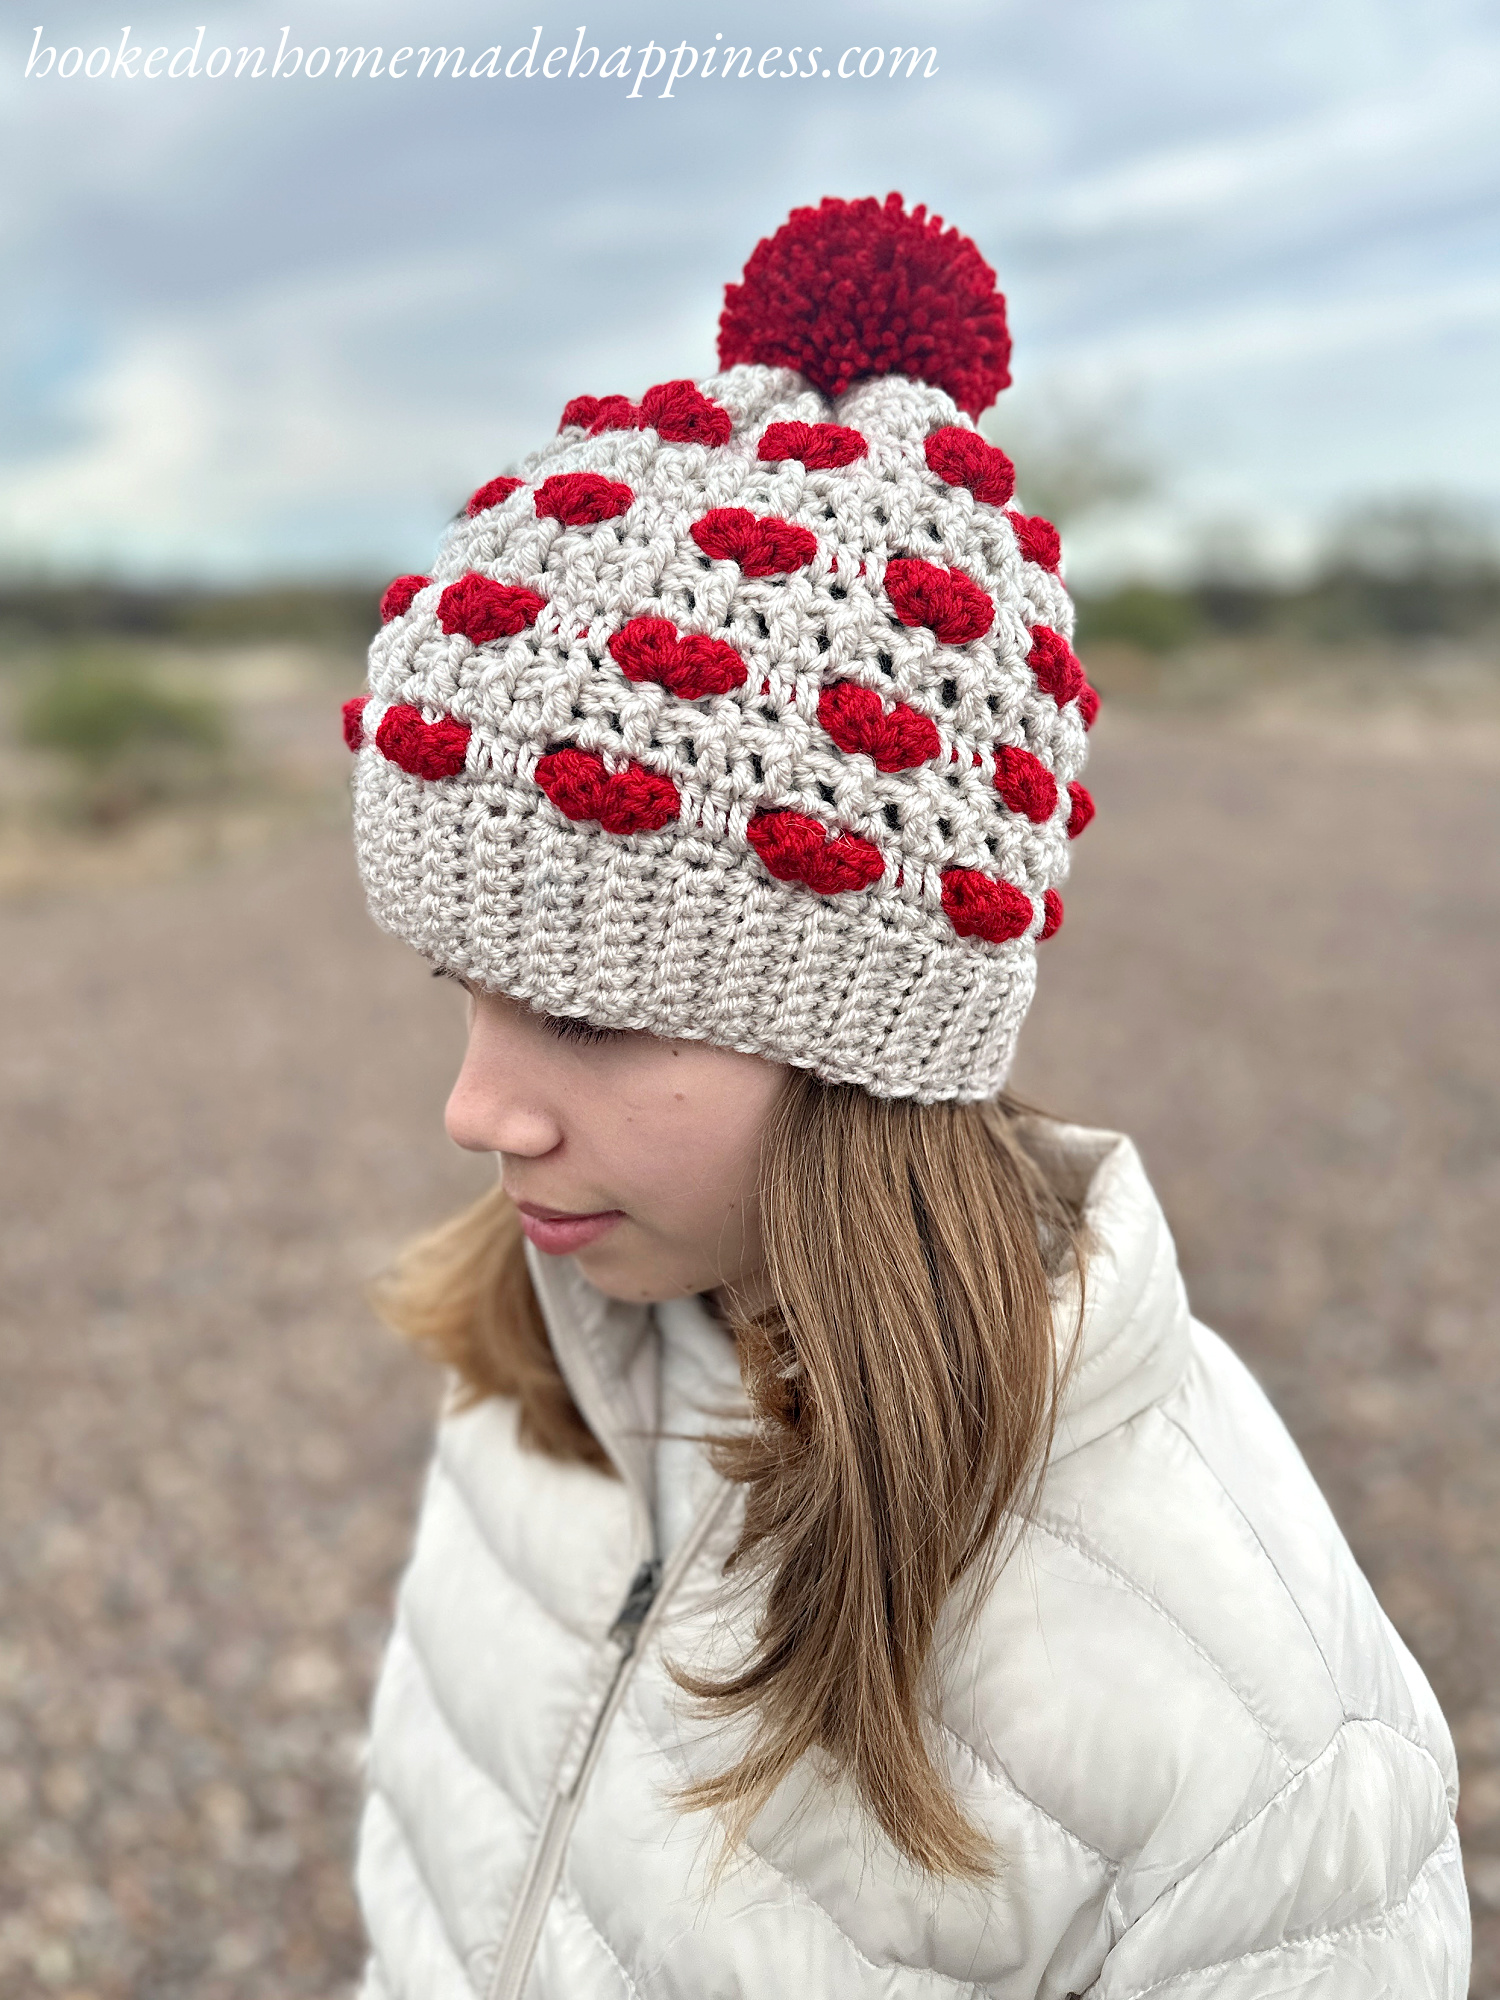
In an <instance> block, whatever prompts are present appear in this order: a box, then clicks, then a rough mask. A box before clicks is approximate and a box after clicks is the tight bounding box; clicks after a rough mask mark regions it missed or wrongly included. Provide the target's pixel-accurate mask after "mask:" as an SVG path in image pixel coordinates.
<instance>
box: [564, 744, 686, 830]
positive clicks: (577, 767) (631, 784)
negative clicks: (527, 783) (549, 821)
mask: <svg viewBox="0 0 1500 2000" xmlns="http://www.w3.org/2000/svg"><path fill="white" fill-rule="evenodd" d="M536 781H537V783H538V784H539V785H540V786H541V788H542V790H543V791H544V792H545V793H546V794H547V797H548V798H549V799H551V801H552V803H553V805H555V806H556V807H557V809H558V811H559V812H560V813H565V814H566V815H567V817H568V818H569V819H596V820H598V822H599V824H600V826H602V827H603V829H604V831H605V832H606V833H656V832H657V831H658V830H659V829H660V828H662V827H664V826H666V825H667V824H668V822H669V821H671V820H674V819H676V817H677V815H678V814H679V813H680V812H681V810H682V801H681V799H680V798H679V797H678V795H677V787H676V786H675V785H674V784H673V783H672V780H671V779H670V778H665V777H663V776H662V774H661V772H660V771H648V770H647V769H646V766H645V765H644V764H636V763H629V764H627V765H626V766H625V769H624V770H623V771H609V770H606V769H605V765H604V759H603V758H602V757H598V756H596V755H595V754H594V752H593V751H592V750H579V749H576V748H569V749H565V750H549V751H548V752H547V754H546V756H544V757H539V758H538V759H537V765H536Z"/></svg>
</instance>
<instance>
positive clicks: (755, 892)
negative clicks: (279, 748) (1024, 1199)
mask: <svg viewBox="0 0 1500 2000" xmlns="http://www.w3.org/2000/svg"><path fill="white" fill-rule="evenodd" d="M893 199H895V200H897V201H899V198H893ZM829 206H830V205H829V204H826V203H825V204H824V209H825V210H826V209H827V208H828V207H829ZM838 206H841V207H842V208H845V209H847V210H849V211H851V216H850V217H848V218H845V219H844V220H845V221H846V222H847V225H848V226H847V228H846V229H844V233H843V235H842V236H841V237H840V242H841V243H842V244H843V245H844V248H845V250H847V251H848V255H849V257H851V258H854V249H853V248H851V247H850V246H851V245H854V244H855V240H856V238H857V235H858V228H859V226H860V215H859V213H858V211H861V210H874V211H875V214H876V217H877V218H878V219H879V226H880V231H881V232H882V233H881V234H880V235H879V236H878V238H877V239H875V241H876V246H877V249H878V250H879V255H880V256H884V255H886V248H881V247H880V246H887V247H888V245H889V243H895V244H896V245H897V246H898V248H899V245H900V243H901V241H902V240H903V232H902V231H901V230H899V229H896V228H894V227H893V226H891V223H890V217H891V213H892V212H891V209H890V204H889V203H887V204H885V205H883V206H882V205H881V204H877V203H869V204H859V203H849V204H841V205H838ZM798 213H799V214H802V215H814V216H816V215H821V214H822V213H823V211H822V210H817V211H814V210H806V211H799V212H798ZM922 214H923V212H922V211H921V210H918V211H916V212H915V215H914V216H913V217H911V218H907V221H908V222H909V223H912V224H914V225H917V226H916V227H915V232H914V233H913V231H912V230H910V229H908V230H907V231H906V232H905V236H906V237H907V238H909V239H910V240H911V242H912V243H914V244H915V245H916V248H917V252H919V253H920V259H921V260H922V261H920V263H919V265H918V266H917V267H915V268H914V269H910V270H907V271H906V272H905V273H904V275H903V273H902V271H901V270H899V269H896V268H894V267H893V266H892V265H891V264H889V263H887V264H885V265H880V263H879V256H877V257H876V259H875V266H874V267H872V268H878V271H879V274H880V281H879V284H878V285H877V286H876V288H875V291H874V292H872V293H871V295H870V297H869V299H868V300H867V304H868V307H869V310H868V312H867V313H866V314H865V316H864V319H863V320H862V321H861V324H863V325H864V326H865V328H866V331H867V332H868V331H869V329H870V327H871V326H873V325H874V323H875V320H876V319H878V317H879V315H880V314H881V313H883V312H887V311H888V310H889V309H890V300H891V299H893V298H899V299H901V300H904V301H906V304H905V305H904V306H903V307H902V311H903V312H905V313H907V314H908V317H907V319H905V320H903V321H902V323H901V325H902V328H903V329H904V330H902V331H901V337H900V340H899V341H898V342H897V345H896V346H895V347H894V348H892V349H889V350H882V351H883V352H885V351H888V352H890V353H895V354H896V355H897V357H898V359H902V360H904V361H905V362H906V363H907V365H908V367H909V368H910V370H911V372H907V373H902V372H898V370H897V369H896V368H895V367H894V366H892V367H889V368H882V369H880V370H879V371H878V372H870V370H869V369H868V368H867V369H866V372H865V379H860V380H855V381H853V382H852V385H846V386H844V387H842V388H840V389H838V390H837V391H836V393H833V394H828V393H825V391H824V390H823V389H822V388H820V387H819V386H817V383H816V382H815V381H814V380H811V379H809V375H808V374H806V373H803V372H799V371H798V370H796V369H793V368H792V367H788V366H778V365H770V364H768V363H767V361H765V360H764V359H759V358H757V359H752V360H741V361H738V362H737V363H736V365H733V366H730V367H727V368H725V369H723V370H722V371H721V372H720V373H719V374H717V375H713V376H710V377H709V378H707V379H706V380H704V381H701V382H697V383H693V382H687V381H678V382H668V383H662V384H659V385H657V386H656V387H653V388H648V389H647V390H646V391H645V392H644V393H643V394H642V395H641V396H640V397H639V398H638V399H632V398H631V397H627V396H625V395H621V394H609V395H604V396H578V397H575V398H574V399H573V400H572V401H571V402H570V403H569V404H568V405H567V407H566V409H565V410H564V412H563V421H562V425H561V428H560V430H559V433H558V435H557V437H556V438H555V439H553V440H552V441H551V442H550V443H549V444H547V445H545V446H544V447H543V448H542V449H541V450H540V451H538V452H535V453H534V454H533V455H532V456H531V457H530V458H529V459H527V460H526V461H525V463H524V464H523V465H522V466H521V467H520V468H519V469H518V476H515V477H512V476H509V475H507V476H505V477H502V478H497V479H493V480H490V481H489V482H488V483H487V484H485V485H482V486H480V487H479V488H478V489H477V490H476V491H475V492H474V494H473V495H472V497H471V499H470V500H469V503H468V506H467V509H466V511H465V512H464V513H462V514H460V516H459V517H458V518H457V519H456V520H455V521H454V522H453V524H452V525H451V526H450V528H449V530H448V533H447V537H446V539H445V541H444V544H443V547H442V549H441V551H440V553H439V555H438V557H437V559H436V561H435V562H434V563H433V565H432V568H431V572H430V574H429V575H426V576H419V575H415V574H413V575H408V576H403V577H400V578H398V579H397V580H396V582H395V583H394V584H393V585H392V586H391V587H390V588H389V589H388V590H387V592H386V594H385V597H384V599H383V601H382V606H381V610H382V617H383V619H384V621H385V622H384V624H383V626H382V629H381V631H380V633H379V634H378V636H377V637H376V639H375V641H374V643H373V644H372V646H371V649H370V680H369V688H370V691H369V694H368V696H367V697H365V698H363V699H362V700H359V701H354V702H350V703H347V704H346V705H345V708H344V713H343V726H344V730H345V736H346V740H347V741H348V742H349V744H350V747H351V749H353V750H354V752H355V775H354V796H355V822H356V837H357V844H358V851H359V861H360V867H361V871H362V874H363V877H364V882H365V886H366V890H367V893H368V897H369V901H370V906H371V909H372V911H373V913H374V915H375V916H376V918H377V920H378V921H379V922H380V923H382V924H383V925H385V926H386V927H387V928H388V929H390V930H392V931H394V932H396V933H397V934H398V935H400V936H402V937H404V938H406V939H408V940H409V941H410V942H411V943H412V944H413V945H415V946H416V947H417V948H418V949H419V950H420V951H421V952H423V953H424V954H425V955H426V956H427V957H428V958H430V959H431V960H432V962H433V963H434V964H435V965H438V966H441V967H443V968H444V969H446V970H449V971H452V972H455V973H457V974H459V975H460V976H462V977H463V978H465V979H467V980H469V981H471V982H472V983H474V984H475V985H478V986H481V987H485V988H488V989H492V990H499V991H503V992H506V993H509V994H511V995H513V996H515V997H516V998H519V999H522V1000H525V1001H528V1002H530V1003H531V1004H532V1005H534V1006H535V1007H537V1008H539V1009H542V1010H544V1011H546V1012H548V1013H553V1014H563V1015H574V1016H582V1017H586V1018H587V1019H588V1020H590V1021H592V1022H594V1023H595V1024H597V1025H598V1026H600V1027H605V1028H628V1029H647V1030H650V1031H651V1032H654V1033H656V1034H660V1035H667V1036H682V1037H687V1038H692V1039H703V1040H709V1041H713V1042H718V1043H721V1044H723V1045H725V1046H728V1047H731V1048H736V1049H741V1050H745V1051H748V1052H750V1053H755V1054H760V1055H764V1056H768V1057H770V1058H773V1059H775V1060H778V1061H783V1062H789V1063H793V1064H798V1065H801V1066H804V1067H807V1068H811V1069H813V1070H814V1071H816V1072H817V1073H818V1074H819V1075H820V1076H823V1077H825V1078H827V1079H829V1080H832V1081H838V1082H848V1083H854V1084H858V1085H860V1086H861V1087H862V1088H864V1089H866V1090H869V1091H871V1092H873V1093H874V1094H876V1095H879V1096H894V1097H914V1098H917V1099H920V1100H922V1101H934V1100H937V1099H943V1098H963V1099H971V1098H980V1097H985V1096H989V1095H991V1094H992V1093H993V1092H994V1091H995V1090H996V1089H998V1088H999V1087H1000V1085H1001V1084H1002V1083H1003V1081H1004V1079H1005V1076H1006V1073H1007V1071H1008V1069H1009V1066H1010V1063H1011V1059H1012V1056H1013V1053H1014V1048H1015V1042H1016V1037H1017V1034H1018V1031H1019V1028H1020V1025H1021V1021H1022V1018H1023V1016H1024V1014H1025V1012H1026V1008H1027V1006H1028V1004H1029V1002H1030V999H1031V994H1032V990H1033V985H1034V980H1035V948H1036V945H1037V944H1038V943H1039V942H1040V941H1042V940H1044V939H1045V938H1047V937H1050V936H1051V935H1052V934H1053V932H1054V931H1055V930H1056V929H1057V926H1058V924H1059V923H1060V922H1061V920H1062V902H1061V898H1060V896H1059V895H1058V887H1059V885H1060V884H1061V883H1062V881H1063V880H1064V878H1065V876H1066V874H1067V869H1068V857H1069V841H1070V836H1073V835H1076V834H1077V833H1079V832H1081V831H1082V830H1083V828H1084V827H1085V826H1086V825H1087V824H1088V821H1089V819H1090V818H1091V817H1092V816H1093V802H1092V800H1091V799H1090V798H1089V796H1088V794H1087V792H1085V791H1084V789H1083V787H1082V785H1081V783H1080V782H1079V780H1080V775H1081V772H1082V769H1083V765H1084V761H1085V754H1086V730H1087V727H1088V725H1089V723H1090V722H1091V721H1092V719H1093V713H1094V710H1095V708H1096V707H1097V697H1094V695H1093V690H1092V689H1091V688H1090V687H1089V685H1088V682H1087V678H1086V676H1085V673H1084V670H1083V668H1082V666H1081V664H1080V663H1079V661H1078V659H1077V657H1076V655H1075V654H1074V652H1073V650H1072V646H1071V644H1070V636H1071V633H1072V629H1073V613H1072V607H1071V605H1070V603H1069V600H1068V597H1067V593H1066V591H1065V589H1064V587H1063V585H1062V583H1061V581H1060V579H1059V576H1058V574H1057V569H1058V560H1059V554H1060V551H1059V549H1058V546H1057V536H1056V531H1055V529H1052V528H1051V526H1050V524H1049V523H1046V522H1043V521H1041V520H1040V519H1039V518H1038V517H1027V516H1024V515H1022V514H1020V513H1019V512H1018V511H1017V510H1016V509H1015V508H1014V507H1013V506H1011V505H1010V504H1008V503H1009V502H1010V500H1011V497H1012V493H1013V490H1014V486H1015V471H1014V468H1013V467H1012V465H1011V462H1010V460H1009V458H1008V457H1007V456H1006V454H1005V453H1004V452H1002V451H1000V450H999V449H998V448H997V447H995V446H993V445H991V444H989V443H988V442H987V441H986V440H985V439H984V438H982V437H981V436H980V435H979V433H978V431H977V430H976V428H975V426H974V423H973V419H972V417H971V416H970V415H969V414H967V412H966V410H965V408H964V407H962V406H961V404H960V401H959V399H958V397H957V396H956V395H955V393H954V391H953V388H952V387H951V386H943V385H942V384H940V383H938V382H935V381H933V380H930V379H922V378H921V374H920V370H919V368H918V366H917V365H916V364H917V363H920V362H921V360H922V352H939V351H940V354H941V364H942V372H944V373H945V375H946V376H948V377H952V378H953V380H954V381H956V382H957V383H958V385H959V387H960V388H963V387H964V386H965V385H966V384H967V385H968V387H969V389H970V391H971V396H970V399H971V400H972V395H973V394H977V393H978V390H977V389H974V387H973V383H972V382H971V381H970V378H971V377H973V378H974V380H978V378H979V376H982V375H983V374H984V371H985V370H986V369H988V370H989V375H988V377H987V378H986V379H989V380H993V378H994V376H995V374H996V373H997V371H998V372H1003V370H1001V369H999V367H998V363H997V360H996V356H997V354H998V352H999V347H998V341H999V335H998V334H997V333H996V331H995V329H996V326H997V325H998V326H999V328H1000V329H1002V330H1003V326H1004V311H1003V301H999V300H998V294H995V295H994V300H995V302H996V303H994V304H993V306H992V309H990V310H989V311H988V313H986V312H984V311H981V310H980V306H979V305H978V304H976V294H975V292H974V284H975V283H977V280H976V279H975V277H974V261H973V260H977V262H978V265H979V268H981V269H982V270H984V271H985V272H988V267H987V266H985V265H983V262H982V259H979V258H978V253H977V251H974V250H973V246H972V245H967V246H966V249H967V251H968V252H972V253H973V260H971V259H970V258H969V257H968V256H967V255H966V254H964V252H963V250H962V249H961V250H960V251H959V252H958V253H953V246H952V245H951V244H949V239H950V238H955V237H956V232H953V231H948V232H947V233H946V235H945V234H943V233H942V230H941V225H940V224H939V223H937V222H935V221H934V222H927V221H924V220H922ZM794 219H795V218H794ZM868 219H869V218H868V216H866V217H865V221H866V222H868ZM841 227H842V224H841ZM770 241H771V242H772V243H773V244H774V243H775V242H776V241H777V239H775V238H773V239H770ZM956 241H957V244H958V245H959V246H963V245H964V239H962V238H956ZM944 244H948V246H949V253H950V254H956V256H957V262H956V264H955V265H953V267H952V275H953V285H952V286H951V287H950V291H951V295H952V301H954V302H956V303H953V305H952V310H951V311H949V312H948V313H947V314H946V316H944V317H942V318H941V321H939V320H933V321H932V325H933V327H934V328H937V327H938V326H939V324H940V325H941V327H942V328H945V329H946V332H945V333H944V342H945V343H946V344H942V343H940V344H939V349H935V350H922V351H918V350H917V349H914V348H913V345H912V335H911V324H912V322H911V321H910V313H911V312H912V311H915V307H914V306H913V304H912V301H913V300H916V299H918V298H919V297H921V296H925V294H924V293H923V287H924V286H925V287H926V288H927V289H928V290H929V291H930V290H931V288H932V287H933V286H934V285H935V284H937V282H938V280H937V278H936V277H935V276H934V274H933V266H932V263H931V259H932V258H933V257H934V256H936V255H937V252H938V251H939V250H940V249H941V247H942V246H943V245H944ZM804 247H805V246H804ZM866 248H867V250H868V248H869V243H868V241H867V243H866ZM762 249H763V250H764V249H765V246H764V245H763V246H762ZM760 254H761V253H760V252H757V253H756V255H757V257H759V256H760ZM778 254H779V253H778ZM872 254H873V253H872ZM763 261H764V260H763ZM846 261H847V260H846ZM858 261H859V260H858V258H854V262H855V263H856V264H857V263H858ZM772 264H773V265H774V260H772ZM755 268H756V258H752V259H751V265H750V267H749V269H748V270H747V276H746V286H747V287H748V286H749V285H750V282H751V272H753V271H754V270H755ZM767 268H770V266H768V267H767ZM776 268H779V266H778V267H776ZM797 268H798V270H799V271H800V270H803V269H804V264H803V263H799V264H798V266H797ZM763 275H764V274H763ZM847 275H848V274H847V273H846V276H847ZM855 277H856V278H857V273H856V274H855ZM852 281H853V280H851V282H852ZM767 282H769V280H767ZM777 282H778V283H780V282H781V281H780V280H779V279H778V280H777ZM987 282H988V283H989V285H990V286H991V289H993V274H990V275H989V277H988V280H987ZM966 288H967V289H966ZM739 289H740V290H741V291H742V292H743V291H744V289H745V288H744V287H741V288H739ZM735 290H736V288H731V292H730V299H731V302H733V301H734V297H735ZM841 296H842V297H844V299H845V303H846V305H847V304H849V298H848V295H847V293H844V294H841ZM960 308H962V310H960ZM850 309H851V310H852V306H851V307H850ZM821 310H822V309H821V308H820V311H821ZM736 311H738V312H739V314H740V319H739V320H736V321H735V324H736V325H740V324H741V322H742V321H744V323H745V324H746V325H748V321H746V320H745V314H746V313H748V311H749V307H748V306H747V305H746V304H745V301H744V299H741V301H740V305H739V306H738V307H737V308H736ZM997 315H998V319H997ZM729 317H730V315H729V311H728V309H726V322H727V321H728V320H729ZM969 321H972V322H974V323H975V324H976V325H977V327H978V333H977V334H975V335H974V336H973V337H972V338H971V339H970V341H969V345H968V347H965V346H964V340H963V326H964V325H965V324H966V323H967V322H969ZM818 324H819V325H821V324H822V321H821V320H819V321H818ZM898 330H899V329H898ZM751 337H752V336H751V334H750V333H748V332H743V333H742V334H737V335H736V336H735V339H736V341H739V340H741V339H742V338H743V339H744V340H749V339H751ZM933 337H934V338H936V333H935V332H934V336H933ZM924 338H925V336H924ZM731 351H737V349H735V348H734V345H733V343H731ZM1008 351H1009V350H1008V342H1007V343H1005V352H1006V353H1007V354H1008ZM839 353H840V355H841V356H842V357H843V359H841V360H840V362H839V366H838V368H837V369H835V370H834V371H833V377H832V379H834V380H836V381H842V379H843V368H844V362H845V361H848V362H849V365H850V366H853V365H854V364H853V360H852V359H851V358H850V351H849V350H848V349H847V343H846V344H845V346H844V347H841V348H840V349H839ZM803 358H804V363H805V365H806V366H807V367H809V368H813V369H814V372H815V373H818V374H819V375H820V376H821V377H822V378H825V379H826V378H828V373H829V371H828V368H827V367H824V366H823V365H822V364H815V363H814V362H812V361H809V360H808V359H807V357H806V356H804V357H803ZM866 359H867V360H868V357H866ZM830 365H831V364H830ZM934 367H936V364H934ZM976 371H977V373H976Z"/></svg>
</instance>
